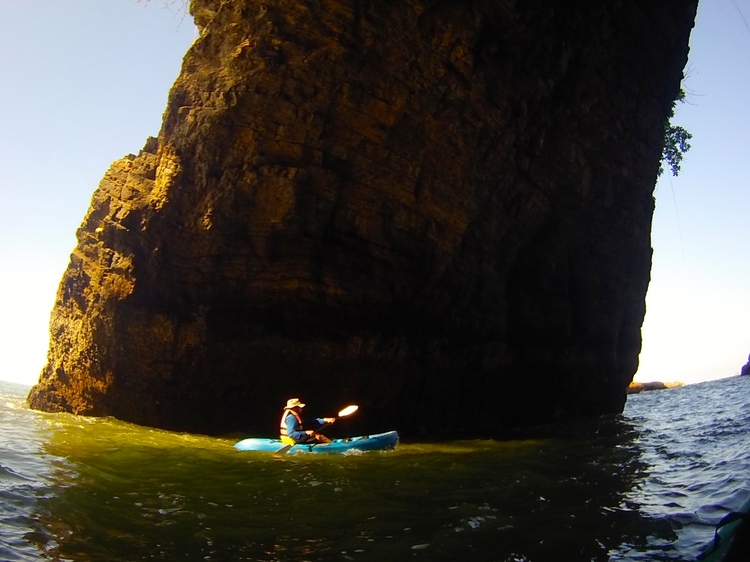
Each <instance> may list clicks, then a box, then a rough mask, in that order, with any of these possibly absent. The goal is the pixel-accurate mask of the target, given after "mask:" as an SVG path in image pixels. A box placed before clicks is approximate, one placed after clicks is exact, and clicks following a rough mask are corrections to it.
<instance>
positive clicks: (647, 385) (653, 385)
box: [627, 381, 685, 394]
mask: <svg viewBox="0 0 750 562" xmlns="http://www.w3.org/2000/svg"><path fill="white" fill-rule="evenodd" d="M680 386H685V385H684V383H681V382H660V381H652V382H635V381H633V382H631V383H630V384H629V385H628V390H627V392H628V394H638V393H639V392H644V391H648V390H664V389H665V388H678V387H680Z"/></svg>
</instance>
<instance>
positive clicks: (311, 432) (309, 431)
mask: <svg viewBox="0 0 750 562" xmlns="http://www.w3.org/2000/svg"><path fill="white" fill-rule="evenodd" d="M305 433H307V434H308V435H313V434H314V433H315V432H314V431H313V430H312V429H308V430H307V431H305Z"/></svg>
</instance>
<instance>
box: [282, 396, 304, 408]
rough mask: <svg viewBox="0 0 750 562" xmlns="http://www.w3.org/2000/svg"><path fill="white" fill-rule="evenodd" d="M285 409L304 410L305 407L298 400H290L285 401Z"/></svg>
mask: <svg viewBox="0 0 750 562" xmlns="http://www.w3.org/2000/svg"><path fill="white" fill-rule="evenodd" d="M286 407H287V409H289V408H304V407H305V405H304V404H303V403H302V402H300V401H299V398H290V399H289V400H287V401H286Z"/></svg>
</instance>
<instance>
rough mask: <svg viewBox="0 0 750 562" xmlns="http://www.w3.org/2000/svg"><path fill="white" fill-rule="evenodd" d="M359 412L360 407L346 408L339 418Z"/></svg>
mask: <svg viewBox="0 0 750 562" xmlns="http://www.w3.org/2000/svg"><path fill="white" fill-rule="evenodd" d="M357 410H359V406H354V405H352V406H347V407H346V408H344V409H343V410H341V411H340V412H339V416H338V417H340V418H343V417H344V416H349V415H351V414H353V413H354V412H356V411H357Z"/></svg>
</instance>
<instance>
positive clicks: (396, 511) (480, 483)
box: [0, 377, 750, 562]
mask: <svg viewBox="0 0 750 562" xmlns="http://www.w3.org/2000/svg"><path fill="white" fill-rule="evenodd" d="M27 391H28V388H27V387H23V386H18V385H13V384H10V383H0V523H2V524H1V525H0V560H9V561H11V560H24V561H30V560H40V559H42V560H74V561H109V562H114V561H128V562H130V561H136V560H210V561H235V560H259V561H260V560H269V561H270V560H331V561H338V560H341V561H344V560H357V561H376V560H377V561H383V560H391V561H396V560H460V561H518V562H521V561H529V562H542V561H578V560H587V561H588V560H693V559H695V555H696V554H697V552H698V549H699V547H700V546H701V545H703V544H704V543H706V542H707V541H709V540H710V538H711V537H712V535H713V525H714V524H715V523H716V522H717V521H718V520H719V519H720V518H721V517H722V516H723V515H724V514H725V513H726V512H728V511H730V510H732V509H735V508H737V507H738V506H739V505H740V504H741V503H742V501H743V500H744V499H745V498H746V497H747V495H748V494H750V377H745V378H740V377H734V378H730V379H722V380H719V381H712V382H708V383H702V384H698V385H691V386H686V387H683V388H677V389H670V390H664V391H654V392H649V393H644V394H640V395H635V396H631V397H630V399H629V402H628V405H627V408H626V411H625V413H624V414H623V415H622V416H616V417H609V418H602V419H598V420H593V421H587V422H584V423H575V424H566V425H561V426H557V427H542V428H535V429H534V430H533V431H529V432H527V433H526V434H524V435H522V436H519V438H518V439H516V440H512V441H479V440H477V441H460V442H450V443H438V444H434V443H432V444H417V443H411V444H410V443H404V444H401V445H400V446H399V448H398V449H397V450H395V451H391V452H384V453H366V454H362V455H353V456H324V455H320V456H315V455H308V456H299V455H296V456H285V457H275V456H273V455H270V454H262V453H240V452H237V451H235V450H234V449H233V448H232V444H233V442H234V439H215V438H208V437H202V436H195V435H186V434H177V433H170V432H165V431H158V430H152V429H147V428H142V427H137V426H133V425H129V424H126V423H122V422H118V421H116V420H112V419H92V418H82V417H75V416H71V415H67V414H41V413H38V412H32V411H30V410H28V409H26V407H25V403H24V399H25V395H26V392H27ZM388 429H398V428H390V427H383V428H373V431H383V430H388Z"/></svg>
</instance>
